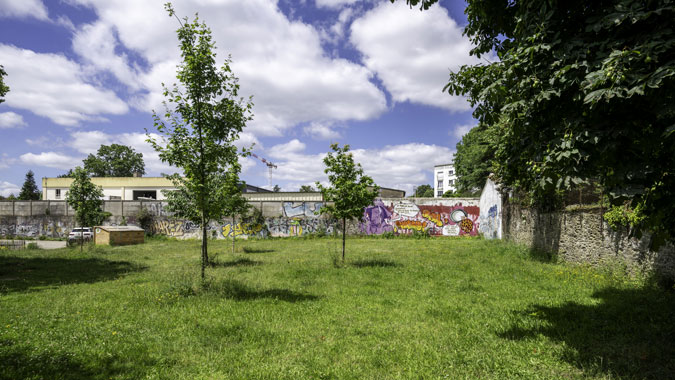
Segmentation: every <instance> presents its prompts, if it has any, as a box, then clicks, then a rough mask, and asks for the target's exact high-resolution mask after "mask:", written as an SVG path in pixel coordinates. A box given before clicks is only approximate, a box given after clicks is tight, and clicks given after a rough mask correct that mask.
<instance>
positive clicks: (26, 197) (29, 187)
mask: <svg viewBox="0 0 675 380" xmlns="http://www.w3.org/2000/svg"><path fill="white" fill-rule="evenodd" d="M19 199H20V200H22V201H37V200H39V199H40V190H39V189H38V187H37V185H36V184H35V175H34V174H33V171H32V170H29V171H28V173H26V179H25V180H24V181H23V186H22V187H21V192H20V193H19Z"/></svg>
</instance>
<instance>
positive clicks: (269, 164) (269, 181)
mask: <svg viewBox="0 0 675 380" xmlns="http://www.w3.org/2000/svg"><path fill="white" fill-rule="evenodd" d="M251 156H253V157H255V158H257V159H258V160H260V161H262V163H263V164H265V165H267V170H268V173H269V174H268V178H267V181H268V183H267V185H268V186H269V187H270V188H271V187H272V169H276V168H277V166H276V165H275V164H274V163H273V162H272V161H269V160H267V159H265V158H264V157H260V156H258V155H257V154H255V153H251Z"/></svg>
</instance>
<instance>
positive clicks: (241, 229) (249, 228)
mask: <svg viewBox="0 0 675 380" xmlns="http://www.w3.org/2000/svg"><path fill="white" fill-rule="evenodd" d="M262 229H263V227H262V225H261V224H249V223H237V224H235V225H234V228H232V224H225V225H224V226H223V228H222V234H223V237H232V234H234V236H235V237H236V236H242V235H255V234H257V233H259V232H260V231H262Z"/></svg>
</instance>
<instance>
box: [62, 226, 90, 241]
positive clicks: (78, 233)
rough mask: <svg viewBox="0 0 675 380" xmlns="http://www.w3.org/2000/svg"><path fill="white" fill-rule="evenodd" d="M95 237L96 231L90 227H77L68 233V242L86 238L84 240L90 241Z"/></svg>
mask: <svg viewBox="0 0 675 380" xmlns="http://www.w3.org/2000/svg"><path fill="white" fill-rule="evenodd" d="M93 238H94V232H92V230H91V228H89V227H75V228H73V230H72V231H70V233H69V234H68V243H73V242H75V241H79V240H80V239H84V241H89V240H91V239H93Z"/></svg>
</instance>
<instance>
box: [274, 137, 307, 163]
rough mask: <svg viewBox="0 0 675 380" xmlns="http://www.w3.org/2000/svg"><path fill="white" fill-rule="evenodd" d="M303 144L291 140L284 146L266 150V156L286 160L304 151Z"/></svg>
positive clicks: (296, 140)
mask: <svg viewBox="0 0 675 380" xmlns="http://www.w3.org/2000/svg"><path fill="white" fill-rule="evenodd" d="M305 147H306V145H305V143H303V142H301V141H300V140H298V139H293V140H291V141H289V142H287V143H285V144H278V145H275V146H273V147H271V148H270V149H268V151H267V152H268V153H267V154H268V155H269V156H270V157H276V158H282V159H283V158H288V157H290V156H293V155H296V154H299V153H301V152H302V151H304V150H305Z"/></svg>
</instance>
